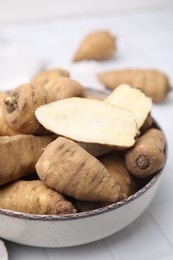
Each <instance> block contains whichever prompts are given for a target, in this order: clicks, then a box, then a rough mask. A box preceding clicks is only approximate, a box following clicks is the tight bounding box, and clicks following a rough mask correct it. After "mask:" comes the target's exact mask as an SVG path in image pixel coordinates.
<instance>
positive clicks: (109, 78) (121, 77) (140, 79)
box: [98, 69, 170, 102]
mask: <svg viewBox="0 0 173 260" xmlns="http://www.w3.org/2000/svg"><path fill="white" fill-rule="evenodd" d="M98 78H99V80H100V81H101V82H102V83H103V84H104V85H105V86H106V87H107V88H109V89H111V90H113V89H115V88H116V87H118V86H119V85H120V84H124V83H126V84H129V85H130V86H132V87H135V88H140V89H142V91H143V92H144V93H145V94H146V95H147V96H148V97H151V98H152V100H153V102H162V101H164V100H165V99H166V96H167V94H168V92H169V90H170V84H169V80H168V77H167V76H166V75H165V74H164V73H163V72H161V71H157V70H142V69H124V70H115V71H108V72H105V73H100V74H98Z"/></svg>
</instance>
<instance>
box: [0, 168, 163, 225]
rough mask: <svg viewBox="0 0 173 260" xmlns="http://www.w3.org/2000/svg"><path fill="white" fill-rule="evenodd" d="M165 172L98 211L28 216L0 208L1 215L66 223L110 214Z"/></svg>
mask: <svg viewBox="0 0 173 260" xmlns="http://www.w3.org/2000/svg"><path fill="white" fill-rule="evenodd" d="M162 172H163V168H162V169H161V170H160V171H158V172H157V173H156V174H155V175H154V177H152V179H151V180H150V181H149V182H148V183H147V184H146V185H145V186H144V187H142V188H141V189H140V190H138V191H137V192H136V193H134V194H133V195H131V196H129V197H127V198H126V199H123V200H122V201H118V202H116V203H113V204H110V205H108V206H104V207H101V208H98V209H94V210H89V211H85V212H79V213H72V214H66V215H41V214H28V213H23V212H18V211H13V210H7V209H1V208H0V215H6V216H8V217H14V218H20V219H26V220H39V221H40V220H42V221H44V220H46V221H52V220H53V221H62V220H63V221H64V220H77V219H79V218H86V217H93V216H97V215H100V214H103V213H107V212H110V211H112V210H115V209H118V208H120V207H122V206H125V205H127V204H128V203H130V202H132V201H134V200H136V199H137V198H139V197H140V196H142V195H143V194H145V193H146V192H147V191H148V190H150V189H151V188H152V186H153V185H154V184H155V183H156V182H157V180H158V179H159V177H160V176H161V173H162Z"/></svg>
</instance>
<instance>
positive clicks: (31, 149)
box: [0, 135, 53, 185]
mask: <svg viewBox="0 0 173 260" xmlns="http://www.w3.org/2000/svg"><path fill="white" fill-rule="evenodd" d="M52 140H53V138H52V137H46V136H43V137H38V136H32V135H15V136H10V137H9V136H3V137H0V154H1V156H0V185H2V184H5V183H8V182H10V181H14V180H17V179H20V178H21V177H23V176H26V175H28V174H30V173H32V172H33V171H34V170H35V164H36V162H37V160H38V159H39V157H40V156H41V153H42V150H43V149H44V148H45V147H46V146H47V145H48V144H49V143H50V142H52Z"/></svg>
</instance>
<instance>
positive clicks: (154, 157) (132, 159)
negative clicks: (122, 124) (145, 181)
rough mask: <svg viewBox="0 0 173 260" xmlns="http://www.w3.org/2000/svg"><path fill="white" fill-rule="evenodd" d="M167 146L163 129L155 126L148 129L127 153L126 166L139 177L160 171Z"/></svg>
mask: <svg viewBox="0 0 173 260" xmlns="http://www.w3.org/2000/svg"><path fill="white" fill-rule="evenodd" d="M165 146H166V140H165V136H164V134H163V133H162V131H160V130H158V129H154V128H152V129H150V130H148V131H147V132H146V133H145V134H143V135H142V136H141V137H139V139H138V140H137V141H136V144H135V145H134V146H133V147H132V148H131V149H130V150H129V151H128V152H127V153H126V155H125V163H126V167H127V168H128V170H129V171H130V172H131V173H132V174H133V175H135V176H137V177H139V178H145V177H148V176H150V175H152V174H154V173H156V172H158V171H159V170H160V169H161V168H162V167H163V165H164V163H165V153H164V149H165Z"/></svg>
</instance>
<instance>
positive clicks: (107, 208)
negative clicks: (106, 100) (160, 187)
mask: <svg viewBox="0 0 173 260" xmlns="http://www.w3.org/2000/svg"><path fill="white" fill-rule="evenodd" d="M86 91H87V92H88V93H89V94H92V93H99V94H100V95H101V96H104V95H105V94H107V93H106V91H104V90H97V89H92V88H86ZM153 120H154V125H155V127H156V128H157V129H159V130H161V131H162V132H163V130H162V128H161V127H160V125H159V124H158V122H157V121H156V120H155V119H154V118H153ZM163 133H164V132H163ZM166 160H167V141H166V146H165V163H164V166H163V168H162V169H161V170H159V171H158V172H157V173H155V174H154V175H153V176H151V177H150V178H151V179H150V180H149V181H148V182H147V184H145V185H144V186H143V187H142V188H141V189H140V190H138V191H137V192H136V193H134V194H132V195H131V196H129V197H127V198H125V199H123V200H121V201H118V202H116V203H113V204H110V205H108V206H104V207H101V208H98V209H94V210H88V211H85V212H78V213H72V214H65V215H42V214H29V213H23V212H18V211H14V210H8V209H2V208H0V215H6V216H8V217H14V218H20V219H26V220H39V221H40V220H41V221H44V220H46V221H52V220H53V221H64V220H77V219H79V218H87V217H93V216H97V215H100V214H103V213H107V212H110V211H112V210H115V209H118V208H120V207H122V206H125V205H127V204H128V203H130V202H132V201H134V200H136V199H137V198H139V197H140V196H142V195H143V194H145V193H146V192H147V191H148V190H150V189H151V188H152V187H153V185H154V184H155V183H156V182H157V180H158V179H159V177H160V176H161V174H162V172H163V170H164V168H165V165H166Z"/></svg>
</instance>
